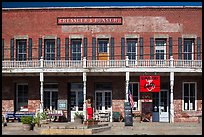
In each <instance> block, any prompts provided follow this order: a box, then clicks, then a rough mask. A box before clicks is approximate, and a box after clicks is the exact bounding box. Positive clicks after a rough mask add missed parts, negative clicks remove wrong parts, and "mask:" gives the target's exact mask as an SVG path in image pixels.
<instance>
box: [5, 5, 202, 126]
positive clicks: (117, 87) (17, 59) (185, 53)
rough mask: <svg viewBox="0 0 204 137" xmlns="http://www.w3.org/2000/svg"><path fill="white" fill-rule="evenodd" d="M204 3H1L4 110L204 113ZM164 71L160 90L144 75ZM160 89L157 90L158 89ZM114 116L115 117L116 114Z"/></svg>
mask: <svg viewBox="0 0 204 137" xmlns="http://www.w3.org/2000/svg"><path fill="white" fill-rule="evenodd" d="M201 58H202V7H158V6H157V7H76V8H17V9H15V8H13V9H10V8H3V9H2V112H3V113H5V112H7V111H15V112H18V111H29V112H35V111H36V110H37V109H40V110H43V109H45V108H49V109H62V110H63V111H64V113H66V117H67V119H68V121H73V117H74V113H75V112H76V111H79V112H83V113H84V114H85V113H86V108H85V106H86V105H85V104H86V103H85V100H86V99H87V98H91V100H92V107H93V108H94V109H93V110H94V114H95V113H96V112H105V111H106V112H110V117H112V114H113V112H115V111H117V112H120V113H121V114H123V113H124V102H125V101H127V100H128V93H129V92H131V93H132V95H133V100H134V108H133V110H132V111H133V112H142V113H144V112H146V111H150V112H151V113H152V121H155V122H183V121H191V122H196V121H198V117H196V116H197V115H200V114H201V113H202V83H201V82H202V60H201ZM140 76H146V78H149V81H148V80H147V82H151V81H154V78H155V77H157V78H159V85H157V86H159V90H156V91H154V90H153V89H154V88H155V87H154V86H152V85H150V87H149V88H148V87H145V89H146V90H147V91H145V92H141V87H142V85H141V77H140ZM153 91H154V92H153ZM110 121H112V119H111V118H110Z"/></svg>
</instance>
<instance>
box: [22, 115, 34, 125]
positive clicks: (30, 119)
mask: <svg viewBox="0 0 204 137" xmlns="http://www.w3.org/2000/svg"><path fill="white" fill-rule="evenodd" d="M21 122H22V123H23V124H31V123H33V117H32V116H22V117H21Z"/></svg>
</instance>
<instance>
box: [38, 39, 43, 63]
mask: <svg viewBox="0 0 204 137" xmlns="http://www.w3.org/2000/svg"><path fill="white" fill-rule="evenodd" d="M38 46H39V48H38V59H40V58H41V56H42V38H39V41H38Z"/></svg>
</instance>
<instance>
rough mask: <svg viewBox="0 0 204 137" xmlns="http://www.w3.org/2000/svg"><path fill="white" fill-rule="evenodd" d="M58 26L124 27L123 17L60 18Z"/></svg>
mask: <svg viewBox="0 0 204 137" xmlns="http://www.w3.org/2000/svg"><path fill="white" fill-rule="evenodd" d="M57 25H122V17H58V18H57Z"/></svg>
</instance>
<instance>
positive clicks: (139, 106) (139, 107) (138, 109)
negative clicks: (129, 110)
mask: <svg viewBox="0 0 204 137" xmlns="http://www.w3.org/2000/svg"><path fill="white" fill-rule="evenodd" d="M129 84H138V102H137V103H138V104H137V105H138V108H137V109H136V110H133V111H140V110H141V105H140V104H141V101H140V82H129ZM134 102H135V101H134Z"/></svg>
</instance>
